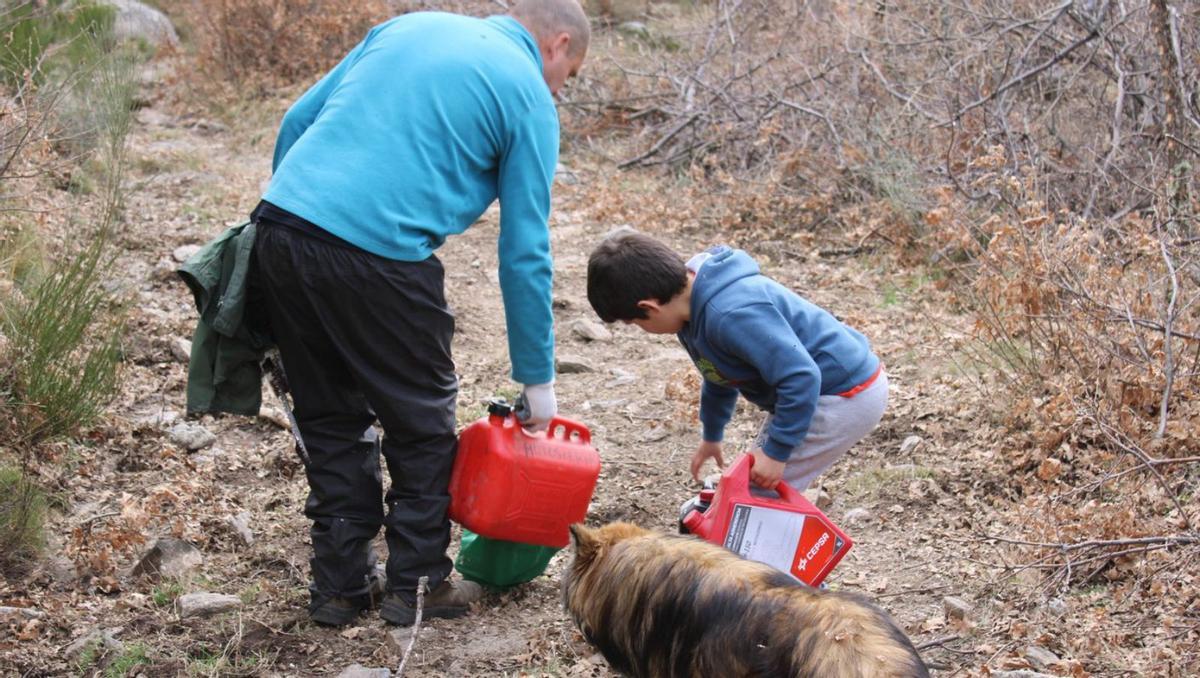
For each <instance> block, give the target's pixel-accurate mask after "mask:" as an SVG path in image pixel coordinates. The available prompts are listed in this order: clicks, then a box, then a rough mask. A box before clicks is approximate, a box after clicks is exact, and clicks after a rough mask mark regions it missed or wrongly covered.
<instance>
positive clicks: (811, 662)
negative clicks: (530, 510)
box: [562, 523, 929, 678]
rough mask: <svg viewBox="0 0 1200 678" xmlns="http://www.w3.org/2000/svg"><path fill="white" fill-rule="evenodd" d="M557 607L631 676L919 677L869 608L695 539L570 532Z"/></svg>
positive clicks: (619, 530)
mask: <svg viewBox="0 0 1200 678" xmlns="http://www.w3.org/2000/svg"><path fill="white" fill-rule="evenodd" d="M571 534H572V536H573V539H572V541H573V543H574V557H573V560H572V561H571V563H570V564H569V565H568V566H567V570H566V573H565V574H564V576H563V581H562V596H563V606H564V607H565V608H566V611H567V613H568V614H569V615H570V616H571V618H572V619H573V620H574V622H575V624H576V625H577V626H578V627H579V630H580V631H581V632H582V633H583V635H584V637H585V638H587V640H588V642H590V643H591V644H593V645H594V646H596V648H597V649H599V650H600V653H601V654H603V655H604V658H605V659H607V660H608V663H609V664H610V665H611V666H612V667H613V668H614V669H615V670H617V671H620V672H621V673H623V674H625V675H628V676H632V677H633V678H685V677H691V676H695V677H697V678H750V677H752V676H772V677H774V676H781V677H792V678H800V677H806V678H807V677H812V678H827V677H828V678H876V677H879V678H885V677H886V678H901V677H903V678H915V677H919V676H928V675H929V669H928V668H926V666H925V663H924V662H923V661H921V657H920V656H919V655H918V654H917V650H916V648H914V647H913V644H912V642H911V641H909V639H908V637H907V636H905V635H904V633H903V632H902V631H901V630H900V629H899V628H898V627H897V626H896V623H895V622H893V621H892V619H891V618H890V617H888V615H887V613H885V612H884V611H883V610H881V609H879V608H878V607H876V606H875V605H873V604H871V603H870V602H868V601H866V600H865V599H863V598H861V597H859V596H856V595H853V594H849V593H839V592H832V591H823V590H818V589H813V588H809V587H808V586H805V585H804V584H801V583H800V582H797V581H796V580H794V579H792V578H791V577H790V576H788V575H787V574H784V573H783V572H780V571H779V570H776V569H775V568H773V567H771V566H769V565H765V564H762V563H757V562H754V561H751V560H746V559H744V558H742V557H740V556H738V555H737V554H735V553H733V552H731V551H728V550H726V549H724V548H722V547H720V546H716V545H714V544H709V543H708V542H705V541H702V540H700V539H698V538H696V537H694V536H682V535H666V534H661V533H657V532H652V531H650V530H647V529H644V528H641V527H638V526H637V525H632V524H630V523H610V524H608V525H605V526H603V527H600V528H595V529H592V528H588V527H586V526H584V525H582V524H576V525H572V526H571Z"/></svg>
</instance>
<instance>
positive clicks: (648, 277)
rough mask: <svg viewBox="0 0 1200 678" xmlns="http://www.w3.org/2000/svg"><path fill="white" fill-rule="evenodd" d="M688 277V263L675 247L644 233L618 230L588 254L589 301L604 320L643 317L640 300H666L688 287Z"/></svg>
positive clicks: (665, 301)
mask: <svg viewBox="0 0 1200 678" xmlns="http://www.w3.org/2000/svg"><path fill="white" fill-rule="evenodd" d="M687 279H688V274H687V265H686V264H684V261H683V258H682V257H680V256H679V254H677V253H676V252H675V250H672V249H671V248H670V247H667V246H666V245H665V244H663V243H662V242H659V241H658V240H655V239H654V238H652V237H650V236H648V235H645V234H643V233H638V232H637V231H633V230H623V231H618V232H617V233H614V234H613V235H610V236H608V237H607V238H605V239H604V240H603V241H602V242H601V243H600V244H599V245H597V246H596V249H594V250H592V254H591V256H590V257H588V273H587V296H588V302H590V303H591V305H592V308H593V309H594V310H595V311H596V315H598V316H600V319H601V320H603V321H604V322H606V323H611V322H615V321H617V320H634V319H637V318H645V317H646V315H647V314H646V309H643V308H639V307H638V302H639V301H643V300H646V299H653V300H655V301H658V302H659V303H664V304H665V303H667V302H668V301H670V300H671V299H672V298H674V296H675V295H676V294H679V293H680V292H682V291H683V289H684V288H685V287H687Z"/></svg>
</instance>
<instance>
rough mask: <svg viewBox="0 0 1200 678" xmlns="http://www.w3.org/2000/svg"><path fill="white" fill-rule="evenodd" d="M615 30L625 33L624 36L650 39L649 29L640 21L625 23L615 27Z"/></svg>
mask: <svg viewBox="0 0 1200 678" xmlns="http://www.w3.org/2000/svg"><path fill="white" fill-rule="evenodd" d="M617 30H618V31H621V32H622V33H625V34H626V35H632V36H635V37H639V38H648V37H650V29H649V28H647V27H646V24H644V23H642V22H640V21H626V22H625V23H623V24H621V25H619V26H617Z"/></svg>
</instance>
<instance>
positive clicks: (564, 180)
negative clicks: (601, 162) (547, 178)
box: [554, 163, 579, 186]
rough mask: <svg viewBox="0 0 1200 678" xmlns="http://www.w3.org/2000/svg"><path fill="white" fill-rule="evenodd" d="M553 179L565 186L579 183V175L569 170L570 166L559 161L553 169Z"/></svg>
mask: <svg viewBox="0 0 1200 678" xmlns="http://www.w3.org/2000/svg"><path fill="white" fill-rule="evenodd" d="M554 180H555V181H557V182H558V183H560V184H564V185H566V186H574V185H576V184H578V183H579V175H578V174H575V172H573V171H571V168H570V167H567V166H566V165H564V164H562V163H559V164H558V167H557V168H556V169H555V170H554Z"/></svg>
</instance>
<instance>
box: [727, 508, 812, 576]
mask: <svg viewBox="0 0 1200 678" xmlns="http://www.w3.org/2000/svg"><path fill="white" fill-rule="evenodd" d="M804 519H805V516H804V514H802V513H793V512H791V511H780V510H779V509H772V508H764V507H762V506H747V505H745V504H735V505H734V507H733V519H732V520H731V521H730V523H729V531H728V532H727V533H725V548H727V549H729V550H730V551H733V552H734V553H736V554H738V555H739V556H742V557H743V558H748V559H750V560H755V561H758V562H760V563H766V564H767V565H770V566H772V567H774V568H775V569H777V570H782V571H783V572H791V569H792V562H793V561H794V560H795V558H796V549H797V547H798V546H799V544H800V535H801V534H803V530H804Z"/></svg>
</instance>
